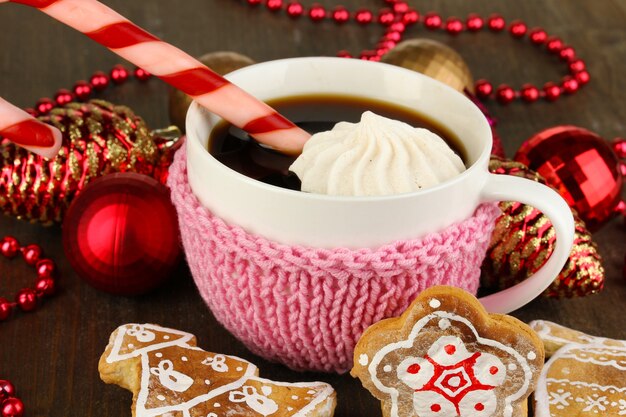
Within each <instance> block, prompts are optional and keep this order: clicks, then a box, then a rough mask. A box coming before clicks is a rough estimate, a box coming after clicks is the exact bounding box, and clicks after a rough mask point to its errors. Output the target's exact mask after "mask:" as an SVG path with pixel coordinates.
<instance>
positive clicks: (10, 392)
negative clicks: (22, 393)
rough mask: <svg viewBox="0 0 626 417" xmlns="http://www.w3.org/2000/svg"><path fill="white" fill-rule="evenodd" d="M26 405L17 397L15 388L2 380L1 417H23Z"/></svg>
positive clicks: (0, 393) (0, 392)
mask: <svg viewBox="0 0 626 417" xmlns="http://www.w3.org/2000/svg"><path fill="white" fill-rule="evenodd" d="M23 415H24V403H22V401H21V400H20V399H19V398H17V397H16V396H15V386H13V384H12V383H11V382H9V381H7V380H6V379H0V417H21V416H23Z"/></svg>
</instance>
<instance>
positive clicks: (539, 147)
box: [514, 126, 623, 231]
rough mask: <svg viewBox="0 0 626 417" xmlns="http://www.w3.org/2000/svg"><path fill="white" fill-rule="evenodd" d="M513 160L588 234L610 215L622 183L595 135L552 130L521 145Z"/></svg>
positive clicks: (614, 158)
mask: <svg viewBox="0 0 626 417" xmlns="http://www.w3.org/2000/svg"><path fill="white" fill-rule="evenodd" d="M514 159H515V160H516V161H518V162H521V163H523V164H525V165H527V166H528V167H529V168H530V169H531V170H533V171H536V172H538V173H539V174H540V175H541V176H543V177H544V178H545V179H546V181H547V183H548V184H549V185H551V186H552V187H554V188H555V189H556V190H557V191H558V192H559V194H561V196H562V197H563V198H564V199H565V200H566V201H567V203H568V204H569V205H570V207H572V208H574V209H576V211H577V212H578V214H579V216H580V218H581V219H583V220H584V222H585V223H586V225H587V227H588V228H589V230H591V231H594V230H597V229H598V228H599V227H600V226H601V225H602V224H604V223H605V222H606V221H607V220H609V219H610V218H611V216H612V215H613V214H614V210H615V207H616V206H617V204H618V203H619V199H620V192H621V188H622V182H623V178H622V176H621V174H620V172H619V169H618V164H619V160H618V159H617V156H616V155H615V154H614V153H613V151H612V149H611V146H610V145H609V144H608V143H607V142H605V141H604V140H603V139H602V138H601V137H600V136H598V135H596V134H595V133H592V132H590V131H588V130H586V129H583V128H580V127H576V126H555V127H552V128H549V129H546V130H544V131H541V132H539V133H537V134H536V135H534V136H533V137H531V138H530V139H528V140H527V141H526V142H524V143H523V144H522V146H521V147H520V149H519V150H518V151H517V154H516V155H515V158H514Z"/></svg>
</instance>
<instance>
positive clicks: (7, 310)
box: [0, 297, 12, 399]
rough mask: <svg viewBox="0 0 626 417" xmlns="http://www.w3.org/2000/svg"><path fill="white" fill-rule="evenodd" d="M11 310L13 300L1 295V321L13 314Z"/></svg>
mask: <svg viewBox="0 0 626 417" xmlns="http://www.w3.org/2000/svg"><path fill="white" fill-rule="evenodd" d="M11 310H12V307H11V302H10V301H9V300H7V299H6V298H4V297H0V321H3V320H6V319H8V318H9V316H10V315H11ZM0 388H2V387H0ZM1 398H2V396H1V395H0V399H1Z"/></svg>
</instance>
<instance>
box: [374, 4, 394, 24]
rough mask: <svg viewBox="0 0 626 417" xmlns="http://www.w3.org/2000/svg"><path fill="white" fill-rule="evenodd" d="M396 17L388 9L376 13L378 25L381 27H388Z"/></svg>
mask: <svg viewBox="0 0 626 417" xmlns="http://www.w3.org/2000/svg"><path fill="white" fill-rule="evenodd" d="M395 17H396V15H395V14H394V13H393V11H391V10H390V9H386V8H385V9H381V10H380V11H379V12H378V23H380V24H381V25H385V26H389V25H390V24H392V23H393V21H394V19H395Z"/></svg>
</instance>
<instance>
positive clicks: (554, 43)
mask: <svg viewBox="0 0 626 417" xmlns="http://www.w3.org/2000/svg"><path fill="white" fill-rule="evenodd" d="M561 48H563V41H562V40H561V39H559V38H557V37H556V36H550V37H549V38H548V39H546V49H548V51H549V52H552V53H555V54H556V53H558V52H560V51H561Z"/></svg>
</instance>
